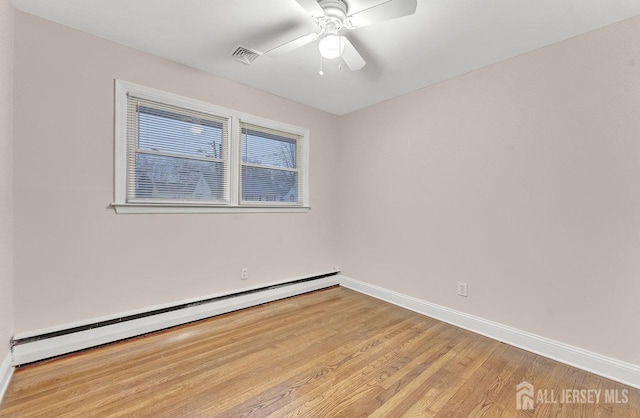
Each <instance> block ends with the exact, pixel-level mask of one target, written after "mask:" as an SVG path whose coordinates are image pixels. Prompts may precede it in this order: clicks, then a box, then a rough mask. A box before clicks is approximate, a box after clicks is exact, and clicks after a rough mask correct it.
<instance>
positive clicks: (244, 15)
mask: <svg viewBox="0 0 640 418" xmlns="http://www.w3.org/2000/svg"><path fill="white" fill-rule="evenodd" d="M382 1H383V0H347V2H348V4H349V13H352V12H355V11H357V10H361V9H363V8H366V7H370V6H372V5H375V4H379V3H381V2H382ZM14 6H15V7H16V8H17V9H20V10H23V11H25V12H28V13H32V14H35V15H38V16H41V17H44V18H47V19H50V20H53V21H56V22H59V23H62V24H65V25H68V26H71V27H74V28H77V29H80V30H82V31H85V32H89V33H92V34H95V35H98V36H101V37H104V38H107V39H111V40H114V41H116V42H119V43H122V44H124V45H128V46H131V47H133V48H137V49H140V50H143V51H147V52H150V53H152V54H155V55H159V56H162V57H166V58H168V59H171V60H174V61H178V62H181V63H184V64H186V65H190V66H192V67H196V68H199V69H201V70H204V71H208V72H210V73H213V74H216V75H219V76H222V77H225V78H228V79H231V80H235V81H238V82H240V83H243V84H246V85H249V86H253V87H256V88H258V89H261V90H265V91H268V92H270V93H274V94H277V95H279V96H283V97H286V98H289V99H292V100H295V101H297V102H300V103H304V104H306V105H309V106H312V107H315V108H318V109H322V110H325V111H327V112H331V113H335V114H338V115H342V114H346V113H349V112H352V111H354V110H357V109H360V108H363V107H366V106H369V105H372V104H374V103H378V102H380V101H383V100H385V99H389V98H391V97H395V96H398V95H401V94H403V93H407V92H409V91H413V90H416V89H419V88H421V87H425V86H428V85H430V84H434V83H437V82H439V81H443V80H446V79H449V78H452V77H455V76H457V75H460V74H463V73H466V72H469V71H472V70H475V69H478V68H481V67H485V66H487V65H490V64H493V63H495V62H498V61H502V60H505V59H507V58H510V57H514V56H516V55H520V54H523V53H525V52H528V51H531V50H534V49H537V48H540V47H543V46H545V45H549V44H552V43H556V42H559V41H561V40H564V39H567V38H569V37H572V36H575V35H578V34H581V33H584V32H588V31H591V30H594V29H597V28H599V27H602V26H605V25H608V24H611V23H614V22H617V21H620V20H623V19H626V18H629V17H632V16H636V15H640V0H418V8H417V11H416V13H415V14H414V15H412V16H406V17H402V18H398V19H395V20H391V21H386V22H382V23H378V24H375V25H371V26H368V27H364V28H361V29H358V30H356V31H354V32H350V33H349V37H350V39H351V41H352V43H353V44H354V46H356V48H357V49H358V50H359V51H360V53H361V54H362V56H363V57H364V58H365V59H366V61H367V65H366V66H365V67H364V68H363V69H362V70H360V71H357V72H350V71H349V70H348V69H346V68H343V69H342V70H339V69H338V63H339V62H340V59H338V60H332V61H329V60H324V63H325V65H324V74H325V75H324V76H320V75H319V74H318V69H319V65H320V55H319V52H318V49H317V45H316V43H312V44H308V45H306V46H304V47H302V48H300V49H298V50H296V51H294V52H292V53H290V54H287V55H284V56H279V57H271V56H264V55H263V56H261V57H259V58H258V59H257V60H255V61H254V62H253V63H252V64H251V65H245V64H242V63H239V62H237V61H235V60H233V59H232V58H231V57H230V53H231V52H232V50H233V49H234V47H235V45H236V44H237V43H238V42H242V43H243V44H245V45H247V46H250V47H253V48H256V49H258V50H261V51H266V50H269V49H271V48H273V47H275V46H277V45H279V44H282V43H284V42H286V41H288V40H290V39H292V38H294V37H296V36H300V35H304V34H306V33H308V32H311V31H315V30H316V26H315V23H314V22H313V21H312V20H311V18H310V17H309V16H308V15H307V14H306V12H305V11H304V10H303V9H302V8H301V7H300V6H298V4H297V3H296V2H295V0H180V1H176V0H14Z"/></svg>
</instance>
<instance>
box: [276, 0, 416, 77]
mask: <svg viewBox="0 0 640 418" xmlns="http://www.w3.org/2000/svg"><path fill="white" fill-rule="evenodd" d="M296 2H297V3H298V4H299V5H300V6H301V7H302V8H303V9H305V10H306V11H307V12H308V13H309V14H310V15H311V17H312V18H313V20H314V21H315V22H316V23H317V25H318V27H319V32H311V33H309V34H307V35H304V36H301V37H299V38H296V39H293V40H291V41H288V42H285V43H284V44H282V45H280V46H277V47H275V48H273V49H271V50H269V51H267V55H272V56H275V55H282V54H285V53H287V52H291V51H293V50H294V49H297V48H300V47H301V46H303V45H306V44H308V43H310V42H314V41H316V40H318V39H319V40H320V41H319V42H318V49H319V50H320V54H321V55H322V57H324V58H326V59H336V58H338V57H342V59H343V60H344V62H345V64H347V67H349V69H350V70H351V71H357V70H359V69H361V68H362V67H364V66H365V65H366V61H365V60H364V58H362V56H361V55H360V53H359V52H358V51H357V50H356V48H355V47H354V46H353V44H352V43H351V42H350V41H349V38H347V37H346V36H345V35H343V34H341V33H344V32H346V31H347V30H354V29H358V28H362V27H364V26H368V25H371V24H373V23H377V22H382V21H384V20H390V19H395V18H397V17H401V16H407V15H411V14H413V13H415V11H416V7H417V0H386V1H382V2H381V3H380V4H377V5H375V6H372V7H369V8H367V9H364V10H362V11H359V12H357V13H353V14H348V13H349V6H348V4H347V2H346V1H345V0H318V1H316V0H296Z"/></svg>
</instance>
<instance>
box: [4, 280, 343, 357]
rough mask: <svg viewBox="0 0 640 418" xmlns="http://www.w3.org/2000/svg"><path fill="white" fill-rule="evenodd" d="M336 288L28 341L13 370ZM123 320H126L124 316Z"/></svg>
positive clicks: (250, 297)
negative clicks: (108, 344) (52, 358)
mask: <svg viewBox="0 0 640 418" xmlns="http://www.w3.org/2000/svg"><path fill="white" fill-rule="evenodd" d="M337 284H339V280H338V276H329V277H324V278H321V279H317V280H310V281H304V282H299V283H292V284H289V285H284V286H280V287H276V288H273V289H265V290H258V291H255V292H252V293H246V294H240V295H238V296H232V297H227V298H223V299H220V300H215V301H212V302H208V303H203V304H201V305H196V306H191V307H186V308H182V309H178V310H174V311H169V312H164V313H159V314H155V315H150V316H146V317H143V318H138V319H133V320H129V321H124V322H119V323H114V324H110V325H106V326H102V327H98V328H91V329H85V330H81V331H77V332H72V333H69V334H64V335H59V336H52V337H48V338H44V339H41V340H35V341H28V342H24V343H22V344H17V345H15V346H14V347H13V362H12V364H13V365H14V366H17V365H21V364H26V363H31V362H34V361H38V360H44V359H46V358H50V357H55V356H59V355H62V354H67V353H71V352H74V351H78V350H83V349H86V348H90V347H95V346H98V345H101V344H106V343H110V342H114V341H119V340H122V339H125V338H131V337H135V336H138V335H142V334H146V333H149V332H153V331H158V330H161V329H165V328H169V327H173V326H176V325H182V324H186V323H188V322H192V321H197V320H199V319H204V318H209V317H212V316H216V315H221V314H224V313H228V312H233V311H237V310H239V309H244V308H249V307H251V306H256V305H260V304H263V303H267V302H272V301H275V300H279V299H284V298H287V297H291V296H296V295H300V294H303V293H307V292H311V291H314V290H318V289H323V288H326V287H330V286H334V285H337ZM122 316H127V314H123V315H122ZM70 328H71V327H70Z"/></svg>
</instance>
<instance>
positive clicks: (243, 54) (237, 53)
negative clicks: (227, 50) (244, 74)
mask: <svg viewBox="0 0 640 418" xmlns="http://www.w3.org/2000/svg"><path fill="white" fill-rule="evenodd" d="M260 55H262V52H260V51H256V50H255V49H251V48H249V47H246V46H244V45H242V44H238V45H236V47H235V49H234V50H233V52H232V53H231V56H232V57H233V59H235V60H236V61H240V62H242V63H244V64H247V65H249V64H251V63H252V62H253V61H254V60H255V59H256V58H258V57H259V56H260Z"/></svg>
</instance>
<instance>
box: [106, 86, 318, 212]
mask: <svg viewBox="0 0 640 418" xmlns="http://www.w3.org/2000/svg"><path fill="white" fill-rule="evenodd" d="M307 150H308V130H306V129H302V128H299V127H295V126H291V125H286V124H282V123H279V122H274V121H270V120H266V119H262V118H258V117H254V116H251V115H247V114H243V113H240V112H235V111H233V110H229V109H224V108H220V107H217V106H213V105H210V104H208V103H203V102H198V101H195V100H191V99H187V98H184V97H180V96H176V95H173V94H169V93H164V92H161V91H158V90H153V89H149V88H146V87H142V86H137V85H134V84H130V83H126V82H122V81H120V80H116V158H115V160H116V161H115V174H116V193H115V202H114V203H113V206H114V207H115V209H116V211H117V212H118V213H131V212H142V213H150V212H165V213H181V212H201V213H202V212H204V213H206V212H238V211H254V212H262V211H278V212H280V211H285V212H292V211H305V210H308V170H307V165H308V164H307V160H308V154H307Z"/></svg>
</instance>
